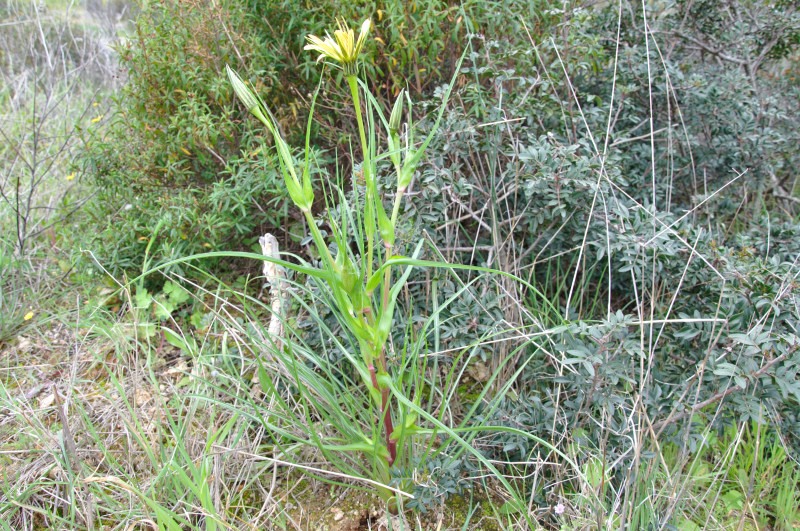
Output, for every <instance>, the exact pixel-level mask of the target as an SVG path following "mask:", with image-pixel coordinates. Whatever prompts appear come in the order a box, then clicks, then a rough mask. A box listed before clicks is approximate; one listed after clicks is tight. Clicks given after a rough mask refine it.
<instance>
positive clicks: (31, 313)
mask: <svg viewBox="0 0 800 531" xmlns="http://www.w3.org/2000/svg"><path fill="white" fill-rule="evenodd" d="M23 319H25V320H26V321H30V320H31V319H33V312H28V313H26V314H25V317H23Z"/></svg>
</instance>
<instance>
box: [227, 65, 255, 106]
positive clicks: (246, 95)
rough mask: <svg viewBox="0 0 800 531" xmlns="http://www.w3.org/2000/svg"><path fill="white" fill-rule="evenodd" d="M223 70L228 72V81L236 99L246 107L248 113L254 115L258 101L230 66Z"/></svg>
mask: <svg viewBox="0 0 800 531" xmlns="http://www.w3.org/2000/svg"><path fill="white" fill-rule="evenodd" d="M225 69H226V70H227V71H228V79H230V80H231V85H232V86H233V91H234V92H235V93H236V97H237V98H239V101H241V102H242V104H244V106H245V107H247V110H248V111H250V112H252V113H253V114H255V111H256V109H258V100H257V99H256V96H255V94H253V92H252V91H251V90H250V89H249V88H247V85H245V83H244V81H242V78H240V77H239V74H237V73H236V72H234V71H233V69H231V67H230V66H228V65H225Z"/></svg>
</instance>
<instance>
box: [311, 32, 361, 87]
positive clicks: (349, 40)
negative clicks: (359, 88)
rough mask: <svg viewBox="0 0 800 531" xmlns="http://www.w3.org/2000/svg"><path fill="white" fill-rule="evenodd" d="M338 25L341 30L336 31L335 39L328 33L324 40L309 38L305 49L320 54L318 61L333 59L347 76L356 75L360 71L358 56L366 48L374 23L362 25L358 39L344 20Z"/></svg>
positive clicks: (334, 33)
mask: <svg viewBox="0 0 800 531" xmlns="http://www.w3.org/2000/svg"><path fill="white" fill-rule="evenodd" d="M336 24H337V25H338V26H339V28H338V29H336V30H334V32H333V37H331V34H330V33H328V32H325V38H324V39H320V38H319V37H317V36H316V35H309V36H307V37H306V40H307V41H308V44H306V46H305V49H306V50H313V51H316V52H319V53H320V56H319V58H318V59H317V61H322V60H323V59H325V58H328V59H331V60H332V61H335V62H337V63H339V64H341V65H342V68H343V69H344V72H345V75H348V76H349V75H355V74H356V71H357V70H358V54H359V53H360V52H361V48H363V47H364V42H365V41H366V40H367V34H368V33H369V28H370V26H371V24H372V23H371V22H370V20H369V19H367V20H365V21H364V23H363V24H361V31H360V32H359V33H358V39H356V38H355V32H354V31H353V30H352V28H348V27H347V26H346V25H345V22H344V20H342V19H339V20H337V21H336Z"/></svg>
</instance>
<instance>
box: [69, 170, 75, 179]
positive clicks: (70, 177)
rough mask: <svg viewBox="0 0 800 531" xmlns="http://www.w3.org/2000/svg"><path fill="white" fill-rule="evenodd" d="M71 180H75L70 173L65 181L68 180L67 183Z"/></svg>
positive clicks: (73, 173)
mask: <svg viewBox="0 0 800 531" xmlns="http://www.w3.org/2000/svg"><path fill="white" fill-rule="evenodd" d="M73 179H75V172H72V173H70V174H69V175H67V180H68V181H71V180H73Z"/></svg>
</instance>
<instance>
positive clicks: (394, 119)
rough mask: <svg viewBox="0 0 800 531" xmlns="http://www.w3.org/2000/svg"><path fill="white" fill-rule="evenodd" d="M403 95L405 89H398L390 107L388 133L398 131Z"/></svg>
mask: <svg viewBox="0 0 800 531" xmlns="http://www.w3.org/2000/svg"><path fill="white" fill-rule="evenodd" d="M404 97H405V89H401V90H400V94H399V95H398V96H397V99H396V100H395V102H394V107H392V114H391V116H390V117H389V133H391V134H392V135H397V134H399V132H400V124H401V122H402V120H403V98H404Z"/></svg>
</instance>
